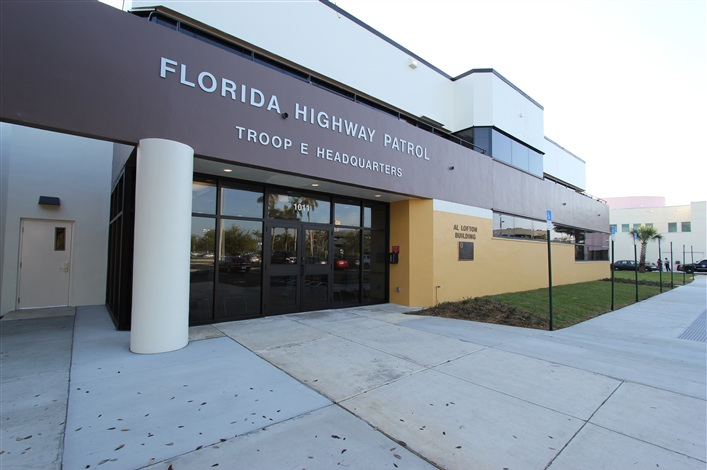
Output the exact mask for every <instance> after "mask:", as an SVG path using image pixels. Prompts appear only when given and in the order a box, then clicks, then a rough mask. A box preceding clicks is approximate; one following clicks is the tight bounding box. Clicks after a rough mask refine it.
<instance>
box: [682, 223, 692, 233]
mask: <svg viewBox="0 0 707 470" xmlns="http://www.w3.org/2000/svg"><path fill="white" fill-rule="evenodd" d="M680 231H681V232H691V231H692V223H691V222H681V223H680Z"/></svg>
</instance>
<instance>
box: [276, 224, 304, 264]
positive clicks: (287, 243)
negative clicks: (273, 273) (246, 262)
mask: <svg viewBox="0 0 707 470" xmlns="http://www.w3.org/2000/svg"><path fill="white" fill-rule="evenodd" d="M270 242H271V243H272V247H271V249H272V255H271V257H270V262H271V263H272V264H296V263H297V258H298V254H297V229H294V228H288V227H273V228H272V229H271V231H270Z"/></svg>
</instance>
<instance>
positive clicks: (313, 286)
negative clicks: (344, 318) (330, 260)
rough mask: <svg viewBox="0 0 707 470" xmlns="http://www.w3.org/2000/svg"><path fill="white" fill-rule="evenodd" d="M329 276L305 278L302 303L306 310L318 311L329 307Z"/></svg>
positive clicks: (313, 275)
mask: <svg viewBox="0 0 707 470" xmlns="http://www.w3.org/2000/svg"><path fill="white" fill-rule="evenodd" d="M328 296H329V275H328V274H308V275H306V276H304V287H303V288H302V303H303V307H304V309H305V310H316V309H319V308H322V307H327V306H328V305H329V297H328Z"/></svg>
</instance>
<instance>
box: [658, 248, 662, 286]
mask: <svg viewBox="0 0 707 470" xmlns="http://www.w3.org/2000/svg"><path fill="white" fill-rule="evenodd" d="M658 280H659V282H660V293H661V294H662V293H663V252H661V251H660V238H659V239H658Z"/></svg>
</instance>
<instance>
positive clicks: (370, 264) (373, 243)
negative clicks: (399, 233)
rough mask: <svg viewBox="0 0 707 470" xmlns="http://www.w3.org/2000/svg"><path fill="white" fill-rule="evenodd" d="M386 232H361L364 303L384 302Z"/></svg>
mask: <svg viewBox="0 0 707 470" xmlns="http://www.w3.org/2000/svg"><path fill="white" fill-rule="evenodd" d="M386 248H387V240H386V232H385V231H382V230H364V231H363V256H362V259H361V261H362V263H361V264H362V265H363V292H362V294H363V298H362V299H361V300H362V301H364V302H368V301H370V302H385V300H386V294H387V290H388V285H387V282H386V268H387V265H388V251H387V249H386Z"/></svg>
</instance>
